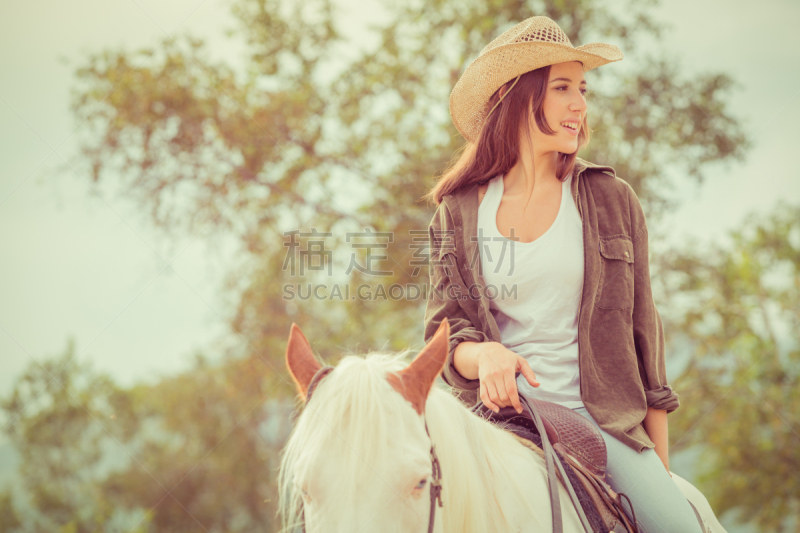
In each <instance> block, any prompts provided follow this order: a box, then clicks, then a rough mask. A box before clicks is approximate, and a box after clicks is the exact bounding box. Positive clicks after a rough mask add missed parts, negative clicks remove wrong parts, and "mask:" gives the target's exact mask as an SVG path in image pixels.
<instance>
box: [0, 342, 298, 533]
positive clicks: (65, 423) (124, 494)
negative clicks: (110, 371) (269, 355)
mask: <svg viewBox="0 0 800 533" xmlns="http://www.w3.org/2000/svg"><path fill="white" fill-rule="evenodd" d="M74 357H75V348H74V346H73V345H72V344H70V346H69V347H68V349H67V350H66V351H65V353H64V354H63V355H62V356H61V357H60V358H57V359H52V360H48V361H45V362H44V363H42V365H39V364H36V363H33V364H32V365H31V367H30V368H29V370H28V372H27V373H26V374H25V375H24V376H23V377H22V378H21V379H20V380H19V382H18V383H17V386H16V387H15V388H14V391H13V393H12V394H11V396H10V397H9V398H7V399H5V400H4V401H3V402H2V405H1V407H2V409H3V410H4V411H5V413H6V414H7V415H8V417H9V420H10V422H9V424H8V426H7V428H6V432H7V433H8V435H9V437H10V438H11V441H12V443H13V444H14V445H15V447H16V448H17V449H18V450H19V451H20V453H21V456H22V459H21V465H20V474H21V476H20V478H21V480H22V487H21V488H22V489H24V491H25V493H26V494H27V495H28V496H29V498H30V502H29V504H30V507H31V508H32V509H33V513H32V514H31V517H30V521H29V522H28V523H25V529H23V530H24V531H60V532H64V533H66V532H76V533H78V532H90V531H115V530H117V529H119V528H123V529H124V530H125V531H140V532H142V533H144V532H146V531H194V530H198V529H204V530H206V531H231V532H234V531H256V530H265V529H269V528H270V527H271V526H272V523H273V516H274V514H275V505H274V502H275V496H274V492H275V490H274V487H273V485H274V479H273V473H274V472H275V471H276V470H277V466H278V465H277V462H276V461H277V458H278V454H277V450H278V448H279V446H280V444H281V443H282V439H283V438H285V436H286V434H287V432H288V427H286V426H287V425H288V420H287V421H286V422H285V423H284V425H283V426H284V427H280V426H278V427H276V428H273V430H272V432H271V434H270V432H269V431H267V427H266V426H267V424H268V419H269V418H270V417H273V418H275V419H276V420H278V421H280V420H285V419H286V418H287V414H288V413H287V411H286V410H287V408H291V407H292V406H291V404H289V405H282V404H280V403H276V402H275V400H276V394H275V390H276V389H275V385H276V383H277V382H278V380H279V378H278V377H277V376H275V375H274V374H272V373H271V372H269V371H265V367H264V363H263V362H262V361H260V360H259V359H257V358H239V359H234V360H226V361H224V362H222V363H218V364H213V365H212V364H210V363H208V361H207V360H205V359H204V358H203V357H202V356H198V357H197V361H196V364H195V366H194V368H192V369H191V370H190V371H188V372H185V373H183V374H181V375H178V376H175V377H172V378H166V379H163V380H161V381H160V382H159V383H157V384H155V385H139V386H136V387H133V388H131V389H121V388H119V387H117V386H116V385H114V384H113V382H111V380H110V379H109V378H108V377H106V376H103V375H100V374H98V373H95V372H93V371H92V370H91V369H90V368H89V367H88V366H86V365H83V364H81V363H80V362H79V361H75V362H72V363H71V364H70V361H72V360H73V358H74ZM59 370H61V372H60V373H59ZM0 511H2V514H0V520H2V521H3V522H5V523H6V524H10V525H13V524H14V523H15V522H14V520H17V519H18V518H17V515H18V512H17V510H16V509H15V507H14V506H13V504H12V503H11V501H10V499H9V498H7V497H6V498H3V499H0ZM120 524H122V525H120ZM132 526H133V529H131V528H132ZM4 531H11V529H4Z"/></svg>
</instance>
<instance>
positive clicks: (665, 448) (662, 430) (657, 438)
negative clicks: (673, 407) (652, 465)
mask: <svg viewBox="0 0 800 533" xmlns="http://www.w3.org/2000/svg"><path fill="white" fill-rule="evenodd" d="M644 430H645V431H647V435H648V436H649V437H650V440H652V441H653V444H655V445H656V447H655V450H656V454H658V457H659V458H660V459H661V462H662V463H664V468H666V469H667V472H669V429H668V426H667V411H666V410H664V409H654V408H653V407H648V408H647V414H646V415H645V417H644ZM670 476H672V474H670Z"/></svg>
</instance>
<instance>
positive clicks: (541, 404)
mask: <svg viewBox="0 0 800 533" xmlns="http://www.w3.org/2000/svg"><path fill="white" fill-rule="evenodd" d="M526 398H527V399H528V401H529V402H530V404H531V405H532V406H533V408H534V409H536V411H537V412H538V413H539V416H541V417H542V422H544V428H545V431H546V432H547V437H548V438H549V439H550V443H551V444H552V445H553V447H554V448H555V449H556V450H558V451H559V452H561V451H562V449H565V450H566V451H567V452H569V453H570V454H571V455H572V456H573V457H574V458H575V459H577V460H578V461H579V462H580V463H581V465H583V466H584V467H585V468H586V469H588V470H589V471H590V472H592V473H593V474H595V475H596V476H599V477H601V478H604V477H605V475H606V443H605V441H603V437H602V435H600V432H599V431H598V430H597V427H595V425H594V424H592V423H591V422H589V421H588V420H587V419H586V418H584V417H583V416H581V415H579V414H578V413H576V412H575V411H573V410H572V409H570V408H569V407H564V406H563V405H559V404H557V403H553V402H547V401H544V400H537V399H535V398H531V397H530V396H526ZM473 412H475V413H476V414H479V415H480V416H482V417H483V418H486V419H488V420H491V421H492V422H495V423H498V422H509V423H511V424H514V425H517V426H522V427H524V428H526V429H528V430H529V431H532V432H534V433H536V426H535V424H534V420H533V417H532V416H531V413H530V412H529V411H527V410H523V411H522V413H521V414H520V413H517V411H516V410H514V408H513V407H510V406H509V407H501V408H500V412H499V413H495V412H494V411H492V410H491V409H489V408H488V407H486V406H485V405H483V402H479V403H478V404H477V405H476V406H475V407H474V408H473Z"/></svg>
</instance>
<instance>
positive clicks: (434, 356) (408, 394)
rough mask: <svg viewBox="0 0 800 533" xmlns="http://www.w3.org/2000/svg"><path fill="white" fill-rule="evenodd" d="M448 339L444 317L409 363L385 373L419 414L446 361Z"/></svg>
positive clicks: (448, 328) (447, 328)
mask: <svg viewBox="0 0 800 533" xmlns="http://www.w3.org/2000/svg"><path fill="white" fill-rule="evenodd" d="M449 339H450V324H449V323H448V322H447V318H445V319H444V320H442V323H441V324H440V325H439V329H437V330H436V333H434V335H433V338H432V339H431V341H430V342H429V343H428V344H427V345H426V346H425V347H424V348H423V349H422V350H421V351H420V352H419V354H417V356H416V357H415V358H414V360H413V361H411V364H409V365H408V366H407V367H406V368H404V369H403V370H401V371H400V372H397V373H390V374H388V375H387V379H388V380H389V383H390V384H391V386H392V387H394V390H396V391H397V392H399V393H400V394H402V395H403V398H405V399H406V400H408V401H409V402H410V403H411V405H412V406H413V407H414V409H415V410H416V411H417V413H419V414H423V413H424V412H425V400H426V399H427V398H428V394H429V393H430V391H431V387H432V386H433V382H434V380H435V379H436V376H438V375H439V373H440V372H441V371H442V368H444V365H445V363H446V362H447V354H448V352H449V348H448V346H449V342H450V341H449Z"/></svg>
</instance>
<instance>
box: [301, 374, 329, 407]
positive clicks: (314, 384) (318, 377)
mask: <svg viewBox="0 0 800 533" xmlns="http://www.w3.org/2000/svg"><path fill="white" fill-rule="evenodd" d="M331 370H333V367H332V366H323V367H322V368H320V369H319V370H317V371H316V373H315V374H314V377H313V378H311V381H309V382H308V389H306V401H305V403H308V401H309V400H310V399H311V394H312V393H313V392H314V389H316V388H317V385H319V382H320V381H322V378H324V377H325V376H327V375H328V372H330V371H331Z"/></svg>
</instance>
